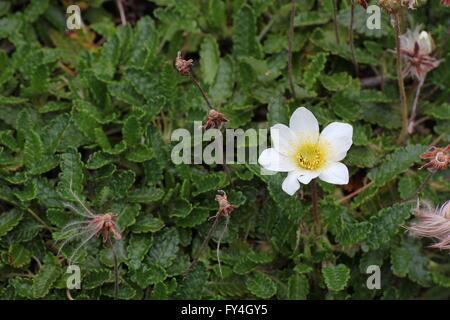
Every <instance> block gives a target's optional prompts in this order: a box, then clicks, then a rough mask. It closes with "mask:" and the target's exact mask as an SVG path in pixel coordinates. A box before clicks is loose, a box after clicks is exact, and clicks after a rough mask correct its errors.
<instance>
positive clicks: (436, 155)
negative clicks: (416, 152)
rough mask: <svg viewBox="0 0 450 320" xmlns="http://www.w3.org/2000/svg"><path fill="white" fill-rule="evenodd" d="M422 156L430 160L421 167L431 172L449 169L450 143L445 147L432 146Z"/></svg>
mask: <svg viewBox="0 0 450 320" xmlns="http://www.w3.org/2000/svg"><path fill="white" fill-rule="evenodd" d="M420 158H422V159H426V160H428V163H426V164H424V165H423V166H422V167H420V169H424V168H426V169H428V170H429V171H431V172H436V171H438V170H447V169H448V165H449V162H450V144H449V145H447V146H446V147H445V148H437V147H431V148H429V149H428V151H427V152H425V153H422V154H421V155H420Z"/></svg>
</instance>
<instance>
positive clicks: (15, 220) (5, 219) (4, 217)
mask: <svg viewBox="0 0 450 320" xmlns="http://www.w3.org/2000/svg"><path fill="white" fill-rule="evenodd" d="M22 218H23V212H21V211H19V210H17V209H13V210H11V211H8V212H3V213H1V214H0V237H3V236H4V235H5V234H7V233H8V232H9V231H11V230H12V229H13V228H14V227H15V226H16V225H18V224H19V222H20V220H22Z"/></svg>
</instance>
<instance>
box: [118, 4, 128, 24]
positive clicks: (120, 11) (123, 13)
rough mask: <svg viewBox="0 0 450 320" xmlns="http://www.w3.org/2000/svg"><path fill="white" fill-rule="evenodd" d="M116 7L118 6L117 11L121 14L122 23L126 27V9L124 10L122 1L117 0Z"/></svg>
mask: <svg viewBox="0 0 450 320" xmlns="http://www.w3.org/2000/svg"><path fill="white" fill-rule="evenodd" d="M116 5H117V9H118V10H119V13H120V21H121V23H122V25H123V26H124V25H126V24H127V18H126V16H125V9H124V8H123V3H122V0H116Z"/></svg>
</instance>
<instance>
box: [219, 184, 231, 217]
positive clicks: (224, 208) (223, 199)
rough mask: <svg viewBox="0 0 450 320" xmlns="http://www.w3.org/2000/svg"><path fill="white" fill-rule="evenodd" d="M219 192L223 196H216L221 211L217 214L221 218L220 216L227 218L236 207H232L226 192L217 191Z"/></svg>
mask: <svg viewBox="0 0 450 320" xmlns="http://www.w3.org/2000/svg"><path fill="white" fill-rule="evenodd" d="M217 192H218V193H220V194H222V195H220V194H217V195H216V201H217V202H218V203H219V211H218V212H217V216H219V215H224V216H227V215H229V214H230V213H231V212H232V211H233V210H234V206H232V205H231V204H230V203H229V202H228V199H227V194H226V193H225V191H223V190H217Z"/></svg>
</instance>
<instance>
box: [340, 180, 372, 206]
mask: <svg viewBox="0 0 450 320" xmlns="http://www.w3.org/2000/svg"><path fill="white" fill-rule="evenodd" d="M372 184H373V182H369V183H368V184H366V185H364V186H362V187H361V188H359V189H357V190H355V191H353V192H352V193H350V194H348V195H346V196H345V197H342V198H340V199H339V200H337V203H342V202H344V201H347V200H349V199H351V198H353V197H354V196H356V195H358V194H360V193H361V192H363V191H364V190H366V189H367V188H369V187H370V186H371V185H372Z"/></svg>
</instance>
